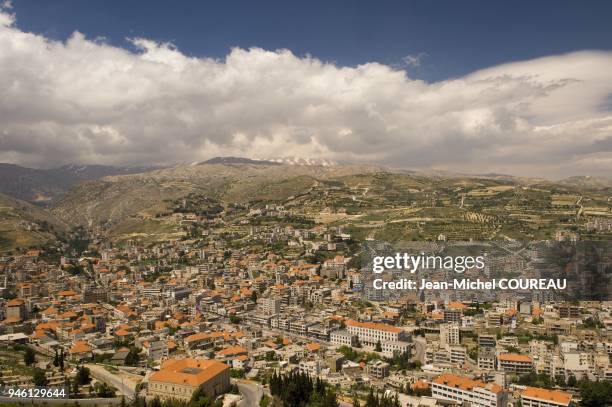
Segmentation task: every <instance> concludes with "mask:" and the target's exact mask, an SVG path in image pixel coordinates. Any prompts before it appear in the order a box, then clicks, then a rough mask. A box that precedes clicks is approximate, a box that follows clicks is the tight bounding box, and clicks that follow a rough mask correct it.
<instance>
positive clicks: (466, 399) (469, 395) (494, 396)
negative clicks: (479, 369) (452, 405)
mask: <svg viewBox="0 0 612 407" xmlns="http://www.w3.org/2000/svg"><path fill="white" fill-rule="evenodd" d="M431 394H432V396H433V397H435V398H437V399H444V400H455V401H457V402H459V403H468V405H470V406H472V407H505V406H506V405H507V404H508V394H507V393H506V392H504V390H503V389H502V387H501V386H499V385H498V384H494V383H483V382H481V381H478V380H472V379H469V378H467V377H462V376H456V375H453V374H443V375H442V376H439V377H438V378H436V379H435V380H433V381H432V382H431Z"/></svg>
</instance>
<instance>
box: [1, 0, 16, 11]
mask: <svg viewBox="0 0 612 407" xmlns="http://www.w3.org/2000/svg"><path fill="white" fill-rule="evenodd" d="M12 8H13V2H12V1H11V0H4V1H3V2H2V3H1V4H0V9H5V10H11V9H12Z"/></svg>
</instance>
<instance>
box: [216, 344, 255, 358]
mask: <svg viewBox="0 0 612 407" xmlns="http://www.w3.org/2000/svg"><path fill="white" fill-rule="evenodd" d="M248 352H249V351H248V350H246V349H245V348H243V347H242V346H231V347H229V348H225V349H221V350H220V351H219V352H217V355H218V356H234V355H240V354H243V353H248Z"/></svg>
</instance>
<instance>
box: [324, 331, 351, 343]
mask: <svg viewBox="0 0 612 407" xmlns="http://www.w3.org/2000/svg"><path fill="white" fill-rule="evenodd" d="M329 340H330V342H331V343H333V344H334V345H346V346H355V345H356V344H357V335H354V334H350V333H348V331H345V330H341V331H332V332H331V333H330V334H329Z"/></svg>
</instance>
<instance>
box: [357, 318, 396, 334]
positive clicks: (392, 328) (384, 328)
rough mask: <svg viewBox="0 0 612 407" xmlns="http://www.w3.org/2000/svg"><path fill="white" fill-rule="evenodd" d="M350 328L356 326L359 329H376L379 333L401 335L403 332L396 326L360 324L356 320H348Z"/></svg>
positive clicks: (372, 323) (370, 323)
mask: <svg viewBox="0 0 612 407" xmlns="http://www.w3.org/2000/svg"><path fill="white" fill-rule="evenodd" d="M346 324H347V325H348V326H354V327H358V328H366V329H375V330H378V331H385V332H392V333H400V332H402V330H401V329H400V328H398V327H396V326H392V325H387V324H377V323H374V322H359V321H355V320H352V319H351V320H348V321H347V322H346Z"/></svg>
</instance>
